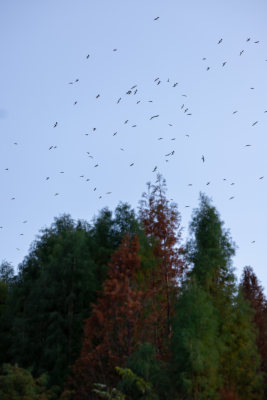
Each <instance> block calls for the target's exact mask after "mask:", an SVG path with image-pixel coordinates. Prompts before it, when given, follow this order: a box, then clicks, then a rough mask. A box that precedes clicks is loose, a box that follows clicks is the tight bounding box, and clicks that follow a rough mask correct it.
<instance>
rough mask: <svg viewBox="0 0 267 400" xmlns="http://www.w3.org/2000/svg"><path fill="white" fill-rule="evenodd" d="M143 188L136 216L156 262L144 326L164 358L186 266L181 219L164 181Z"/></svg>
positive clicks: (148, 290) (159, 180) (151, 277)
mask: <svg viewBox="0 0 267 400" xmlns="http://www.w3.org/2000/svg"><path fill="white" fill-rule="evenodd" d="M147 188H148V190H147V193H144V194H143V199H142V200H141V202H140V208H139V216H140V220H141V222H142V224H143V226H144V229H145V232H146V235H147V236H148V238H150V239H151V243H152V245H153V253H154V257H155V260H156V265H155V266H154V268H152V270H151V274H150V277H149V278H148V287H147V299H150V304H151V310H150V312H149V318H150V323H148V326H149V328H150V329H151V326H153V336H154V337H153V343H152V344H153V345H154V346H155V348H156V350H157V352H158V353H159V354H161V355H162V356H163V358H164V354H165V353H166V348H165V345H164V343H165V344H166V342H167V340H166V339H168V338H169V337H170V335H171V317H172V315H173V313H174V308H173V304H174V299H175V296H177V294H178V290H179V281H180V280H181V279H182V277H183V275H184V272H185V268H186V265H185V263H184V262H183V260H182V256H181V248H179V245H180V239H181V228H180V222H181V217H180V214H179V212H178V210H177V205H176V204H175V203H172V202H169V200H167V198H166V182H165V180H164V179H163V178H162V176H161V175H158V176H157V181H156V184H155V185H151V184H150V183H148V184H147ZM150 337H151V333H150ZM165 355H166V354H165Z"/></svg>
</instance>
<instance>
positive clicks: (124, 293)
mask: <svg viewBox="0 0 267 400" xmlns="http://www.w3.org/2000/svg"><path fill="white" fill-rule="evenodd" d="M138 252H139V240H138V237H137V236H134V237H133V238H132V239H131V238H130V237H129V235H126V237H125V238H124V239H123V241H122V244H121V245H120V247H119V248H118V250H117V251H115V252H114V254H113V256H112V262H111V263H110V265H109V269H108V272H107V279H106V281H105V283H104V286H103V292H102V293H101V294H100V297H99V299H98V303H97V304H96V305H94V307H93V311H92V315H91V316H90V317H89V318H88V319H87V321H86V323H85V329H84V339H83V345H82V352H81V356H80V358H79V359H78V360H77V361H76V363H75V365H74V369H73V370H74V376H73V379H72V384H73V385H74V387H75V388H76V395H75V400H76V399H77V400H81V399H88V398H91V397H90V393H91V391H92V389H93V383H97V382H101V383H103V384H109V385H113V384H114V382H116V381H117V380H118V377H117V376H116V375H115V367H116V366H123V364H124V363H125V360H126V359H127V357H129V355H130V354H131V353H132V351H133V350H134V349H135V347H136V345H137V338H138V334H140V330H141V329H142V326H141V324H140V322H141V321H140V312H141V299H142V296H143V294H142V292H141V291H140V290H138V286H137V281H136V279H137V274H138V271H139V270H140V268H141V264H140V258H139V255H138ZM92 398H94V397H93V394H92Z"/></svg>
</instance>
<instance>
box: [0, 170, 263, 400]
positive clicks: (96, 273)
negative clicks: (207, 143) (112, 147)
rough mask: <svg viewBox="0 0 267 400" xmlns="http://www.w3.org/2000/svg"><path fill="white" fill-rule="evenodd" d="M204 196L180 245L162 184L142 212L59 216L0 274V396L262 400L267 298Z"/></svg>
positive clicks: (122, 209) (25, 399)
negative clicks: (238, 270) (237, 266)
mask: <svg viewBox="0 0 267 400" xmlns="http://www.w3.org/2000/svg"><path fill="white" fill-rule="evenodd" d="M234 253H235V246H234V243H233V242H232V240H231V238H230V235H229V232H228V231H227V230H226V229H225V228H224V226H223V222H222V221H221V219H220V216H219V214H218V212H217V210H216V209H215V207H214V206H213V205H212V204H211V202H210V200H209V199H208V198H207V197H206V196H205V195H203V194H201V196H200V204H199V208H198V209H196V210H195V211H194V212H193V216H192V221H191V224H190V239H189V240H188V241H187V243H186V244H185V245H182V229H181V217H180V213H179V212H178V209H177V206H176V204H175V203H172V202H170V201H169V200H168V199H167V197H166V184H165V181H164V179H162V177H161V176H158V179H157V181H156V183H155V184H154V185H151V184H148V187H147V192H146V193H145V194H143V197H142V200H141V201H140V205H139V209H138V212H135V211H134V210H133V209H131V207H130V206H129V205H127V204H119V205H118V207H117V208H116V210H115V212H114V213H112V212H111V211H109V210H108V209H103V210H102V211H101V212H100V213H99V215H98V217H97V218H95V219H94V220H93V221H92V223H90V224H89V223H87V222H84V221H77V222H76V221H74V220H72V219H71V217H70V216H68V215H63V216H61V217H59V218H56V219H55V221H54V223H53V224H52V226H51V227H50V228H46V229H43V230H42V231H41V232H40V235H39V236H38V238H37V239H36V240H35V241H34V243H33V244H32V246H31V249H30V252H29V255H28V256H27V257H26V258H25V259H24V261H23V262H22V263H21V265H19V270H18V273H17V275H15V274H14V270H13V268H12V266H11V265H10V264H9V263H7V262H3V263H2V265H1V266H0V365H1V368H0V399H1V400H18V399H20V400H56V399H60V400H94V399H99V398H101V397H102V398H107V399H118V400H119V399H126V400H128V399H129V400H137V399H143V400H170V399H177V400H179V399H188V400H191V399H192V400H201V399H205V400H209V399H210V400H216V399H218V400H250V399H251V400H252V399H255V400H261V399H264V398H267V388H266V383H267V379H266V373H267V340H266V336H267V301H266V298H265V296H264V293H263V289H262V287H261V286H260V284H259V282H258V280H257V277H256V275H255V273H254V272H253V270H252V268H251V267H245V268H244V272H243V276H242V279H241V282H240V283H239V284H238V283H237V280H236V278H235V275H234V271H233V267H232V261H231V260H232V257H233V255H234Z"/></svg>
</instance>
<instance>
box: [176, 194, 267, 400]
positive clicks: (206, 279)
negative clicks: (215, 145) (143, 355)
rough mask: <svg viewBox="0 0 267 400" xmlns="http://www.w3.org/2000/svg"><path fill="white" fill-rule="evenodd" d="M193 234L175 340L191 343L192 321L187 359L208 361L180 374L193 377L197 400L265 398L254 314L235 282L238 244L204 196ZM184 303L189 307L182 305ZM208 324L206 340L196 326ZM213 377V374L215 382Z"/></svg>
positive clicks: (189, 367)
mask: <svg viewBox="0 0 267 400" xmlns="http://www.w3.org/2000/svg"><path fill="white" fill-rule="evenodd" d="M190 232H191V235H192V238H191V240H190V241H189V242H188V244H187V247H186V257H187V259H188V262H189V263H190V264H191V265H192V269H191V271H190V273H189V274H188V282H189V283H186V286H188V288H186V290H185V292H184V295H183V296H182V297H181V298H180V299H179V300H178V305H177V317H176V318H177V325H176V331H175V333H174V337H176V336H177V335H178V337H184V338H186V339H185V340H188V339H187V338H188V336H187V332H188V328H189V327H190V324H191V323H192V324H193V325H192V329H190V328H189V332H191V335H189V337H190V338H191V339H190V340H189V342H188V343H187V350H188V351H189V350H190V349H191V350H190V351H189V353H188V355H187V357H186V359H187V360H194V357H195V356H196V355H198V354H199V353H200V354H201V353H202V354H203V357H200V358H199V359H200V360H201V359H202V361H203V362H202V363H201V362H200V364H199V365H198V364H196V366H197V369H195V367H194V363H190V362H189V364H188V363H187V364H184V365H185V370H184V371H182V370H180V379H181V378H182V380H183V377H184V376H186V377H187V376H189V377H190V379H189V382H188V387H189V388H190V392H189V393H190V394H192V393H195V397H194V399H202V398H205V393H214V394H213V395H211V394H209V395H207V396H210V397H206V398H212V397H213V396H214V397H213V398H216V397H215V393H216V392H217V394H218V395H219V396H220V398H222V399H230V398H238V399H246V400H249V399H260V398H261V385H262V378H261V374H260V373H259V357H258V353H257V348H256V345H255V344H256V336H255V329H254V326H253V324H252V318H251V313H250V310H249V309H248V308H247V307H246V303H245V302H244V300H243V298H242V296H240V295H239V294H238V290H237V286H236V283H235V276H234V273H233V267H232V260H231V258H232V256H233V255H234V252H235V250H234V245H233V243H232V241H231V238H230V235H229V232H228V231H226V230H225V229H224V227H223V222H222V221H221V219H220V217H219V214H218V212H217V210H216V209H215V207H214V206H212V205H211V202H210V200H209V199H208V198H207V197H206V196H205V195H203V194H201V196H200V207H199V209H197V210H195V211H194V213H193V218H192V222H191V224H190ZM192 285H193V286H192ZM194 285H196V286H194ZM192 289H193V292H192ZM186 293H187V294H186ZM194 293H195V294H194ZM184 296H185V297H184ZM180 301H182V302H184V304H182V305H180V306H179V302H180ZM190 302H192V304H193V305H194V304H195V305H194V306H193V305H192V308H193V309H195V310H197V311H196V314H195V316H194V315H191V314H190V313H191V311H190V310H191V308H190ZM185 309H187V310H188V313H189V314H190V315H189V316H188V317H186V316H185V317H186V318H185V320H184V321H183V318H182V316H183V314H184V312H185V311H183V310H185ZM198 309H199V310H198ZM205 310H206V311H205ZM179 312H180V316H179ZM207 315H209V316H210V317H209V318H208V320H207ZM196 320H197V321H198V323H197V324H196V323H195V321H196ZM204 321H206V322H204ZM205 324H207V327H208V329H207V336H206V333H205V332H204V331H203V329H201V328H200V329H199V330H198V328H197V327H198V326H200V327H203V326H204V325H205ZM178 329H180V332H178ZM202 334H203V335H204V336H203V337H201V335H202ZM199 335H200V336H199ZM178 342H179V341H176V343H175V344H174V347H173V351H174V366H175V359H178V360H179V357H180V356H179V343H178ZM197 343H198V345H196V344H197ZM176 346H177V347H176ZM196 347H198V351H197V350H196ZM185 354H186V353H185ZM184 360H185V359H184ZM212 360H214V366H213V368H212V367H211V366H212ZM205 362H208V365H209V367H207V368H206V367H205ZM179 365H181V363H179ZM186 365H187V367H186ZM198 368H199V370H198ZM213 369H215V371H213ZM186 371H187V372H186ZM205 371H207V372H208V373H207V372H206V373H205ZM188 372H189V374H188ZM209 373H212V375H213V378H212V379H210V381H209ZM185 374H186V375H185ZM203 374H204V376H203ZM201 377H202V378H201ZM204 377H205V382H206V384H207V386H206V387H205V388H204V387H201V386H199V379H200V378H201V382H203V379H204ZM186 379H187V378H186ZM217 388H218V389H219V390H218V391H217ZM189 393H188V392H187V395H189ZM203 396H204V397H203ZM234 396H235V397H234ZM189 397H190V395H189Z"/></svg>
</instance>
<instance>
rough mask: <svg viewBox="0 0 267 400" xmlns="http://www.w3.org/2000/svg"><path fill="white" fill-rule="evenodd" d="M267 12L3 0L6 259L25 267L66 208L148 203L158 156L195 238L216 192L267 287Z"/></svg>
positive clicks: (266, 7)
mask: <svg viewBox="0 0 267 400" xmlns="http://www.w3.org/2000/svg"><path fill="white" fill-rule="evenodd" d="M158 16H159V17H160V18H159V19H158V20H156V21H155V20H154V18H155V17H158ZM266 18H267V4H266V2H265V1H264V0H262V1H259V0H258V1H257V0H254V1H248V0H236V1H230V0H229V1H223V2H220V1H214V0H212V1H205V0H204V1H201V2H200V1H198V0H192V1H183V2H182V1H174V0H173V1H170V0H164V1H159V0H146V1H144V0H143V1H134V2H133V1H126V0H118V1H111V0H102V1H101V0H98V1H89V0H87V1H85V0H75V1H74V0H46V1H41V0H31V1H30V0H24V1H21V0H8V1H2V2H1V4H0V35H1V38H2V40H1V52H0V62H1V75H0V129H1V133H0V135H1V136H0V141H1V142H0V143H1V146H0V179H1V197H0V207H1V208H0V209H1V213H0V226H2V227H3V228H2V229H0V259H6V260H8V261H10V262H12V263H13V265H14V266H17V265H18V263H19V262H21V261H22V259H23V257H24V256H25V255H26V254H27V253H28V249H29V245H30V243H31V242H32V241H33V240H34V238H35V237H36V234H37V233H38V231H39V229H40V228H42V227H44V226H49V225H50V224H51V222H52V221H53V218H54V217H55V216H59V215H60V214H62V213H70V214H71V215H72V217H73V218H75V219H77V218H82V219H86V220H89V221H90V220H91V218H92V217H93V216H94V215H95V214H97V212H98V210H100V209H101V208H102V207H104V206H108V207H110V208H111V209H114V208H115V207H116V205H117V204H118V202H119V201H127V202H129V203H130V204H131V205H132V206H133V207H135V208H136V207H137V204H138V200H139V199H140V198H141V194H142V192H143V191H144V190H145V185H146V182H147V181H149V180H152V181H153V179H154V178H155V173H153V172H152V170H153V169H154V167H155V166H157V168H158V171H159V172H161V173H162V174H163V176H164V177H165V178H166V180H167V185H168V195H169V197H170V198H173V199H174V200H175V201H176V202H177V203H178V207H179V210H180V212H181V214H182V224H183V226H184V227H185V232H184V237H185V238H186V235H187V233H186V232H187V226H188V222H189V220H190V217H191V213H192V209H193V208H194V207H196V206H197V205H198V197H199V192H200V191H204V192H205V193H207V195H208V196H210V197H212V199H213V202H214V205H215V206H216V207H217V209H218V210H219V212H220V214H221V217H222V219H223V220H224V221H225V226H226V227H227V228H229V229H230V231H231V235H232V237H233V239H234V241H235V242H236V244H237V245H238V249H237V255H236V257H235V259H234V265H235V267H236V272H237V275H238V276H239V275H240V272H241V270H242V268H243V267H244V266H245V265H251V266H252V267H253V268H254V270H255V272H256V274H257V276H258V277H259V279H260V280H261V281H262V284H263V285H264V286H265V288H266V287H267V274H266V261H267V260H266V258H267V257H266V251H265V249H266V244H267V233H266V226H267V214H266V204H267V201H266V200H267V158H266V150H267V138H266V132H267V112H266V113H264V111H265V110H267V79H266V77H267V61H266V60H267V35H266V33H267V25H266ZM221 38H222V39H223V40H222V42H221V43H220V44H217V43H218V41H219V40H220V39H221ZM247 38H251V39H250V40H249V41H247ZM256 41H259V43H254V42H256ZM113 49H117V51H113ZM242 50H244V52H243V53H242V55H241V56H240V55H239V54H240V52H241V51H242ZM87 54H90V57H89V58H88V59H87V58H86V56H87ZM204 57H205V58H206V60H203V58H204ZM225 61H226V62H227V63H226V65H225V66H224V67H222V63H223V62H225ZM208 66H209V67H210V70H208V71H207V67H208ZM157 77H159V79H160V81H161V82H160V84H159V85H157V82H158V81H157V82H154V79H156V78H157ZM75 79H79V82H77V83H75V84H72V85H70V84H68V82H71V81H75ZM168 79H169V82H168ZM175 82H178V85H177V86H176V87H173V84H174V83H175ZM134 85H137V87H136V89H138V91H137V93H136V94H135V95H134V93H133V91H132V93H131V94H130V95H126V92H127V91H128V90H129V89H130V88H131V87H132V86H134ZM251 88H254V89H251ZM134 90H135V89H134ZM98 94H100V97H99V98H98V99H96V96H97V95H98ZM184 94H185V95H186V96H187V97H185V96H183V95H184ZM120 97H121V101H120V103H119V104H117V100H118V99H119V98H120ZM139 100H140V103H139V104H136V103H137V101H139ZM149 100H152V101H153V102H152V103H151V102H149ZM75 101H77V104H76V105H74V102H75ZM183 104H184V107H183V108H182V109H181V107H182V105H183ZM186 108H188V111H187V112H186V113H185V112H184V110H185V109H186ZM236 110H237V111H238V112H237V113H235V114H233V112H234V111H236ZM188 114H192V115H188ZM153 115H159V117H157V118H154V119H152V120H150V117H151V116H153ZM126 120H129V121H128V123H127V124H124V121H126ZM56 121H57V122H58V126H57V127H56V128H53V125H54V123H55V122H56ZM256 121H258V123H257V124H256V125H255V126H252V124H253V123H254V122H256ZM169 124H171V125H172V126H170V125H169ZM133 125H136V127H132V126H133ZM93 128H96V130H95V131H93ZM114 132H117V134H116V135H115V136H113V133H114ZM86 134H88V135H86ZM187 134H189V135H190V136H189V137H187V136H186V135H187ZM160 137H162V138H163V139H162V140H158V138H160ZM173 138H175V140H171V139H173ZM14 143H18V144H14ZM247 144H249V145H251V146H247V147H246V145H247ZM50 146H57V147H56V148H52V149H51V150H49V147H50ZM120 148H123V149H124V151H122V150H120ZM173 150H174V151H175V153H174V155H173V156H169V157H165V154H168V153H170V152H171V151H173ZM87 152H90V155H91V156H92V157H93V159H92V158H89V155H88V154H87ZM202 155H204V156H205V162H204V163H203V162H202V160H201V157H202ZM166 160H169V161H168V162H166ZM132 162H134V166H132V167H130V164H131V163H132ZM96 164H99V167H97V168H95V167H94V165H96ZM6 168H8V170H6ZM61 171H64V173H63V174H61V173H60V172H61ZM81 175H83V176H84V177H80V176H81ZM261 176H264V178H263V179H259V178H260V177H261ZM46 177H50V179H49V180H46ZM224 178H225V179H226V180H225V181H224V180H223V179H224ZM86 179H90V181H86ZM207 182H210V184H209V185H206V184H207ZM231 183H235V184H234V185H231ZM188 184H192V186H188ZM95 187H96V190H95V191H94V188H95ZM109 191H111V192H112V193H111V194H106V193H107V192H109ZM55 193H59V195H58V196H55ZM99 196H102V198H100V199H99ZM232 196H234V199H232V200H229V198H230V197H232ZM13 197H15V199H14V200H11V199H12V198H13ZM186 205H189V206H190V207H189V208H186V207H185V206H186ZM25 220H26V221H27V223H23V221H25ZM21 234H23V235H21ZM254 240H255V243H253V244H252V243H251V242H252V241H254ZM17 249H19V250H17Z"/></svg>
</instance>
